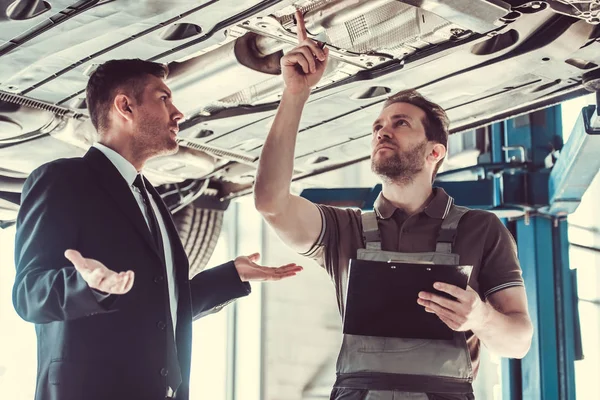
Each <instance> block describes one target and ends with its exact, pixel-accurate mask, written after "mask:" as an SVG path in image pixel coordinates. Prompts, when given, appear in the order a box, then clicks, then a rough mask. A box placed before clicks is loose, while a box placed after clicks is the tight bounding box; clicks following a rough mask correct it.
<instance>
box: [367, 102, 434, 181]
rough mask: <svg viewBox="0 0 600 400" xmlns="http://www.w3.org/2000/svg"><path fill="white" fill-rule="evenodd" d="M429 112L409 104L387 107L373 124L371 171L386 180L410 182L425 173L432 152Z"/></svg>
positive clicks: (396, 104) (394, 104) (395, 104)
mask: <svg viewBox="0 0 600 400" xmlns="http://www.w3.org/2000/svg"><path fill="white" fill-rule="evenodd" d="M424 118H425V112H424V111H423V110H421V109H420V108H419V107H416V106H414V105H412V104H409V103H393V104H391V105H389V106H387V107H386V108H384V109H383V110H382V112H381V114H380V115H379V117H378V118H377V120H376V121H375V122H374V123H373V137H372V140H371V148H372V153H371V169H372V170H373V172H374V173H376V174H377V175H379V176H381V177H382V178H388V179H391V180H394V181H397V180H400V181H410V180H412V179H413V177H414V176H415V175H416V174H418V173H420V172H421V171H423V169H424V167H425V160H426V158H427V153H428V150H429V148H428V147H429V141H428V140H427V137H426V135H425V127H424V126H423V119H424Z"/></svg>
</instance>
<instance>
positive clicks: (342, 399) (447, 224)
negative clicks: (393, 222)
mask: <svg viewBox="0 0 600 400" xmlns="http://www.w3.org/2000/svg"><path fill="white" fill-rule="evenodd" d="M467 211H468V209H466V208H463V207H458V206H455V205H453V200H452V199H449V200H448V208H447V212H446V215H445V216H444V218H443V222H442V225H441V228H440V231H439V233H438V237H437V244H436V249H435V252H428V253H400V252H393V251H383V250H381V235H380V233H379V227H378V224H377V217H376V215H375V213H374V212H367V213H363V214H362V224H363V235H364V239H365V243H366V248H364V249H358V251H357V258H358V259H359V260H369V261H384V262H387V261H391V260H393V261H394V262H407V263H415V262H424V263H425V265H426V264H432V263H433V264H445V265H459V255H458V254H454V253H452V246H453V242H454V238H455V236H456V231H457V227H458V223H459V221H460V219H461V218H462V216H463V215H464V214H465V213H466V212H467ZM425 265H424V266H425ZM345 289H346V288H343V290H344V293H345ZM345 301H346V299H344V303H345ZM416 301H417V299H416V298H415V302H416ZM398 318H402V315H398ZM407 323H410V321H407ZM472 382H473V370H472V368H471V356H470V353H469V349H468V347H467V341H466V338H465V334H464V333H463V332H454V339H452V340H430V339H400V338H383V337H374V336H361V335H348V334H345V335H344V337H343V341H342V348H341V350H340V354H339V357H338V361H337V380H336V382H335V385H334V388H333V391H332V393H331V397H330V398H331V399H332V400H400V399H411V400H432V399H448V400H450V399H452V400H463V399H465V400H466V399H473V398H474V397H473V394H472V392H473V389H472V386H471V383H472Z"/></svg>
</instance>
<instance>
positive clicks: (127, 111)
mask: <svg viewBox="0 0 600 400" xmlns="http://www.w3.org/2000/svg"><path fill="white" fill-rule="evenodd" d="M114 107H115V109H116V110H117V112H118V113H119V115H120V116H121V117H122V118H124V119H126V120H128V121H131V120H132V119H133V110H132V109H131V101H130V99H129V97H127V96H126V95H124V94H118V95H117V96H115V101H114Z"/></svg>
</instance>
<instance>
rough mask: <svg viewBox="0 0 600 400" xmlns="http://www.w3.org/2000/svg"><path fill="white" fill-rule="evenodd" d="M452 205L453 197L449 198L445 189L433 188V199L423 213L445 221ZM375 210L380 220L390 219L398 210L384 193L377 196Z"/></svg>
mask: <svg viewBox="0 0 600 400" xmlns="http://www.w3.org/2000/svg"><path fill="white" fill-rule="evenodd" d="M452 203H453V200H452V197H450V196H448V193H446V191H445V190H444V189H442V188H433V199H431V201H430V202H429V204H428V205H427V207H425V209H424V210H423V212H424V213H425V214H427V215H428V216H429V217H431V218H437V219H444V218H446V215H448V211H450V207H451V206H452ZM374 208H375V212H377V215H378V216H379V218H382V219H389V218H390V217H391V216H392V215H393V214H394V212H395V211H396V209H397V208H396V206H394V205H393V204H392V203H391V202H390V201H389V200H388V199H386V198H385V197H384V196H383V192H381V193H379V196H377V199H376V200H375V205H374Z"/></svg>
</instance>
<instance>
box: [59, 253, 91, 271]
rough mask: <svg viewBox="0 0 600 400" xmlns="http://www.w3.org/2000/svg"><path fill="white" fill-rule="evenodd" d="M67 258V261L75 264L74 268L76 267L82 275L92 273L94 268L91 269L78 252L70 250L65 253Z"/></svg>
mask: <svg viewBox="0 0 600 400" xmlns="http://www.w3.org/2000/svg"><path fill="white" fill-rule="evenodd" d="M65 257H66V258H67V260H69V261H71V262H72V263H73V266H75V269H76V270H77V271H79V272H80V273H82V272H92V268H90V267H89V266H88V265H87V262H86V259H85V258H83V256H82V255H81V253H80V252H78V251H77V250H71V249H69V250H67V251H65Z"/></svg>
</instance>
